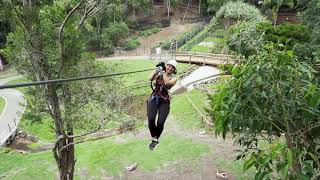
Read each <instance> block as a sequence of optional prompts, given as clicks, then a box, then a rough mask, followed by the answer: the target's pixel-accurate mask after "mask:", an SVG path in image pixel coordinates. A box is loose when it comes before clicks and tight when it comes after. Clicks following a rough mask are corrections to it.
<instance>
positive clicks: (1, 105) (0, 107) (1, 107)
mask: <svg viewBox="0 0 320 180" xmlns="http://www.w3.org/2000/svg"><path fill="white" fill-rule="evenodd" d="M5 106H6V100H5V99H4V98H3V97H1V96H0V115H1V113H2V112H3V111H4V107H5Z"/></svg>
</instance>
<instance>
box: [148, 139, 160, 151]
mask: <svg viewBox="0 0 320 180" xmlns="http://www.w3.org/2000/svg"><path fill="white" fill-rule="evenodd" d="M158 144H159V142H158V141H155V140H152V141H151V143H150V144H149V149H150V150H153V149H154V148H155V147H156V146H157V145H158Z"/></svg>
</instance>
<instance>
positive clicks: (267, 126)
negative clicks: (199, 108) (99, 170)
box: [209, 44, 320, 179]
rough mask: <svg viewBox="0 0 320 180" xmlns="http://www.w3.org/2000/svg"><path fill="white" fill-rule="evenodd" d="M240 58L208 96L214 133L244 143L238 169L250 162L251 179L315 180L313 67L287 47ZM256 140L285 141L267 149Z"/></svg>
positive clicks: (318, 112) (318, 102) (319, 103)
mask: <svg viewBox="0 0 320 180" xmlns="http://www.w3.org/2000/svg"><path fill="white" fill-rule="evenodd" d="M241 62H242V63H240V64H239V67H234V69H233V70H232V75H233V78H232V79H230V80H229V81H227V82H225V83H223V84H222V85H221V87H220V89H219V91H218V93H217V94H214V95H212V96H210V99H211V103H210V104H211V108H210V110H209V113H210V115H211V116H212V118H213V119H214V123H215V132H216V133H217V134H222V136H223V137H225V136H226V134H227V132H232V134H233V135H235V136H236V137H237V141H236V142H237V143H239V144H240V145H243V146H245V150H244V152H243V154H242V155H241V156H240V158H241V157H247V156H248V159H247V161H246V163H245V164H244V170H246V169H249V168H250V167H251V166H256V168H257V170H258V172H257V174H256V178H257V179H263V177H270V176H272V175H276V174H278V175H279V176H280V179H287V178H289V179H291V178H298V179H301V177H305V178H311V177H312V176H314V177H315V178H317V176H316V172H317V171H319V169H320V162H319V157H320V155H319V150H320V149H319V135H320V134H319V132H320V126H319V123H320V86H319V84H320V83H319V80H318V79H317V76H316V74H315V72H314V70H313V69H312V68H311V67H310V66H309V65H307V64H305V63H301V62H299V60H298V59H296V57H295V56H294V55H293V52H292V51H281V50H279V49H276V46H273V45H272V44H268V45H267V46H265V48H264V50H263V51H260V52H259V53H257V54H256V55H252V56H250V57H249V58H248V59H246V60H245V61H241ZM261 139H263V140H265V141H267V142H269V143H276V142H282V139H285V141H284V142H283V143H284V144H285V145H281V144H280V145H279V146H278V145H277V146H275V147H272V148H271V149H272V150H271V151H267V150H266V149H264V148H263V146H262V147H261V146H260V142H261ZM308 163H311V164H310V166H308V165H307V164H308ZM307 166H308V168H309V169H308V170H306V167H307ZM310 167H311V169H310ZM281 177H282V178H281Z"/></svg>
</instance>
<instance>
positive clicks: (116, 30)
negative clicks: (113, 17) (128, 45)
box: [102, 22, 129, 46]
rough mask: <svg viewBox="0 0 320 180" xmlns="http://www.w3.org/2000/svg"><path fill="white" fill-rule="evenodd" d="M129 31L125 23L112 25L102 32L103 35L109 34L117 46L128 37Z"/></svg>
mask: <svg viewBox="0 0 320 180" xmlns="http://www.w3.org/2000/svg"><path fill="white" fill-rule="evenodd" d="M128 33H129V29H128V26H127V25H126V24H125V23H124V22H116V23H112V24H111V25H110V26H109V27H108V28H105V29H103V30H102V34H108V36H109V37H110V40H111V41H112V43H113V44H114V45H115V46H116V45H118V43H119V41H120V40H121V39H123V38H126V37H127V36H128Z"/></svg>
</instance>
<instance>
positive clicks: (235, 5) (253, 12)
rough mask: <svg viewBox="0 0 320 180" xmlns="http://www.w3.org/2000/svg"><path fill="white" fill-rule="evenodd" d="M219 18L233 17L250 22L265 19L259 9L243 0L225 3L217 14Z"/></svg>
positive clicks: (236, 19) (233, 18)
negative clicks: (242, 0)
mask: <svg viewBox="0 0 320 180" xmlns="http://www.w3.org/2000/svg"><path fill="white" fill-rule="evenodd" d="M216 17H217V18H218V19H232V20H234V21H239V20H246V21H249V22H261V21H264V19H265V18H264V17H263V16H262V15H261V13H260V11H259V9H257V8H255V7H254V6H252V5H250V4H247V3H243V2H241V1H236V2H232V1H231V2H228V3H226V4H224V5H223V6H222V7H221V8H220V9H219V11H218V12H217V14H216Z"/></svg>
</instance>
